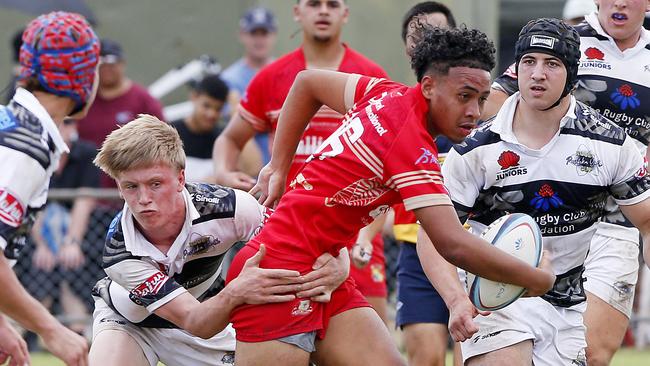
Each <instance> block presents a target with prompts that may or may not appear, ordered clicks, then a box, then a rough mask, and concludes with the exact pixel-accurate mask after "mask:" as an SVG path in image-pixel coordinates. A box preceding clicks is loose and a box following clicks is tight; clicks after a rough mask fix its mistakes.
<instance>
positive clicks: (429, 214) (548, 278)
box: [414, 205, 555, 296]
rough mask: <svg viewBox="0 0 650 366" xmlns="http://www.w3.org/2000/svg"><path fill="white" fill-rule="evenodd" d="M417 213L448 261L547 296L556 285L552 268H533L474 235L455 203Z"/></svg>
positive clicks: (437, 247)
mask: <svg viewBox="0 0 650 366" xmlns="http://www.w3.org/2000/svg"><path fill="white" fill-rule="evenodd" d="M414 213H415V216H416V217H417V218H418V220H419V221H420V223H421V225H422V228H423V229H424V231H426V233H427V235H428V236H429V239H430V240H431V242H432V243H433V245H434V246H435V247H436V249H437V250H438V252H439V253H440V254H441V255H442V256H443V257H444V258H445V260H447V261H448V262H450V263H452V264H454V265H456V266H458V267H460V268H463V269H466V270H468V271H470V272H472V273H474V274H476V275H477V276H481V277H484V278H487V279H489V280H492V281H499V282H505V283H510V284H513V285H517V286H521V287H524V288H526V289H527V291H528V294H529V295H530V296H539V295H543V294H545V293H546V292H548V290H550V289H551V288H552V287H553V284H554V282H555V275H554V274H553V273H552V272H551V271H550V270H549V269H544V268H535V267H531V266H529V265H528V264H526V263H525V262H523V261H521V260H519V259H517V258H515V257H513V256H511V255H508V254H506V253H503V252H501V251H500V250H499V249H497V248H495V247H493V246H492V245H490V244H489V243H488V242H486V241H485V240H483V239H481V238H479V237H478V236H476V235H473V234H471V233H470V232H468V231H467V230H465V229H464V228H463V226H462V225H461V224H460V221H458V217H457V215H456V211H455V210H454V208H453V206H451V205H439V206H428V207H423V208H419V209H416V210H414Z"/></svg>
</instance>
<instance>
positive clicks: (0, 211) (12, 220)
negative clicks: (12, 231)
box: [0, 188, 25, 227]
mask: <svg viewBox="0 0 650 366" xmlns="http://www.w3.org/2000/svg"><path fill="white" fill-rule="evenodd" d="M23 216H25V207H24V206H23V204H22V203H20V201H19V200H18V198H17V197H16V196H14V195H13V194H11V193H10V192H9V191H7V190H6V189H4V188H0V221H2V222H4V223H5V224H7V225H9V226H12V227H18V226H20V224H21V223H22V222H23Z"/></svg>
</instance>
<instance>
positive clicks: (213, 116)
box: [192, 93, 224, 131]
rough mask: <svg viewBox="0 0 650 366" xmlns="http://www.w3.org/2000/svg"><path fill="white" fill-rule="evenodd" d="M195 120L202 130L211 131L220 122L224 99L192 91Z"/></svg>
mask: <svg viewBox="0 0 650 366" xmlns="http://www.w3.org/2000/svg"><path fill="white" fill-rule="evenodd" d="M192 104H193V105H194V115H193V117H194V118H193V120H194V123H195V124H196V127H197V128H198V129H200V130H201V131H211V130H212V129H214V127H215V126H216V125H217V122H219V116H221V109H222V108H223V104H224V103H223V101H222V100H218V99H215V98H212V97H211V96H209V95H207V94H203V93H192Z"/></svg>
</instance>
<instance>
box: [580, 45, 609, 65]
mask: <svg viewBox="0 0 650 366" xmlns="http://www.w3.org/2000/svg"><path fill="white" fill-rule="evenodd" d="M584 57H585V60H582V61H580V67H590V68H593V69H605V70H611V69H612V65H611V64H610V63H609V62H607V61H605V53H604V52H603V51H601V50H600V49H599V48H597V47H589V48H587V49H586V50H585V51H584Z"/></svg>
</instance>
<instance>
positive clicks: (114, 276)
mask: <svg viewBox="0 0 650 366" xmlns="http://www.w3.org/2000/svg"><path fill="white" fill-rule="evenodd" d="M121 217H122V215H121V214H118V215H117V216H116V217H115V219H113V222H112V223H111V225H110V227H109V230H108V235H107V237H106V243H105V245H104V254H103V267H104V271H105V272H106V274H107V275H108V277H110V278H111V280H112V281H114V282H115V283H116V284H118V285H120V286H121V287H123V288H124V289H125V290H126V291H128V293H129V299H130V300H131V301H132V302H133V303H135V304H136V305H140V306H142V307H144V308H146V309H147V311H148V312H150V313H153V312H154V311H155V310H156V309H158V308H159V307H161V306H163V305H165V304H166V303H168V302H170V301H171V300H173V299H174V298H176V297H177V296H179V295H181V294H183V293H185V292H187V290H186V289H185V288H184V287H182V286H181V285H180V284H178V283H177V282H176V281H175V280H174V279H173V278H172V277H169V276H167V275H166V274H165V273H164V272H162V270H161V268H160V267H159V266H158V265H157V264H156V263H155V262H154V261H153V260H151V259H149V258H147V257H140V256H135V255H133V254H132V253H131V252H130V251H129V250H128V249H127V248H126V245H125V242H124V235H123V234H122V231H121V228H120V227H121V224H120V219H121Z"/></svg>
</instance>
